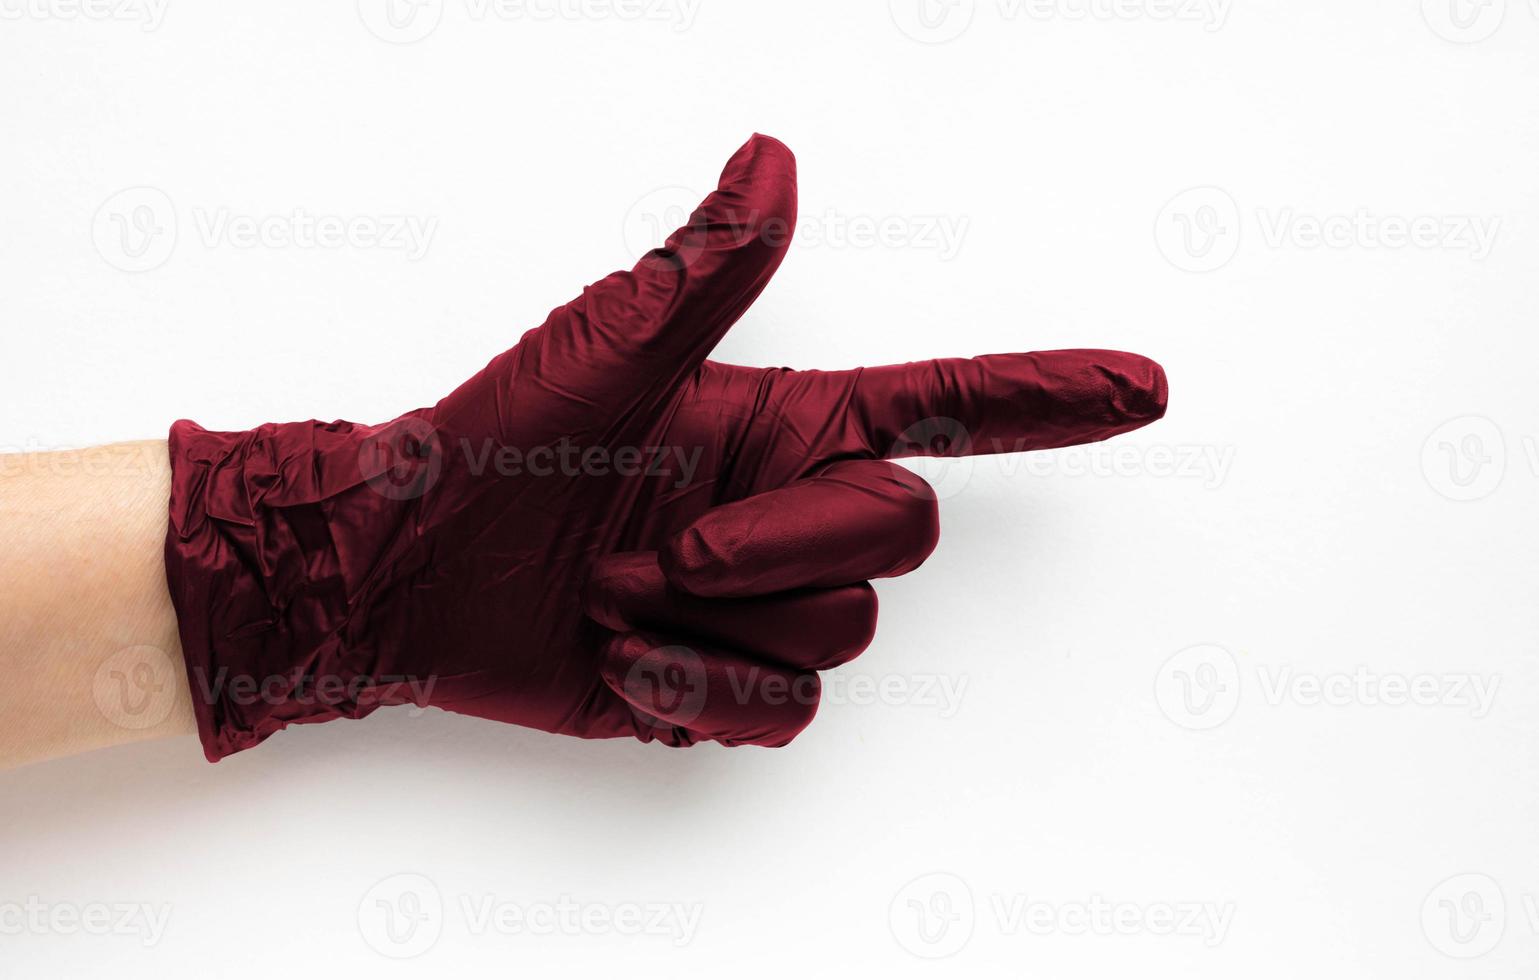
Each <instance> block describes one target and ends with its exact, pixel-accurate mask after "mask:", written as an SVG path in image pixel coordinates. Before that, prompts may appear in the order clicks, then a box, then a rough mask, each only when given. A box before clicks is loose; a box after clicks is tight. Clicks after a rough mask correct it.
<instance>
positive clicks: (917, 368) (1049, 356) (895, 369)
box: [775, 350, 1167, 459]
mask: <svg viewBox="0 0 1539 980" xmlns="http://www.w3.org/2000/svg"><path fill="white" fill-rule="evenodd" d="M775 387H776V395H777V396H780V397H779V399H778V401H779V404H778V406H777V410H778V411H780V412H781V413H783V415H784V416H785V417H786V418H787V419H791V420H794V419H798V418H801V417H802V416H806V417H807V418H808V419H809V420H810V419H817V420H819V424H818V426H817V431H818V439H817V441H818V442H819V443H820V445H818V446H817V447H816V449H817V450H818V451H820V452H822V453H823V454H855V455H870V456H877V457H885V458H888V459H895V458H899V457H903V456H967V455H983V454H989V453H1013V452H1023V451H1026V450H1032V449H1056V448H1060V447H1063V446H1075V445H1079V444H1081V443H1087V442H1098V441H1100V440H1102V439H1108V438H1110V437H1112V436H1115V435H1118V434H1120V433H1123V432H1128V431H1131V430H1133V429H1137V428H1139V427H1141V426H1144V425H1148V424H1149V423H1150V422H1153V421H1155V420H1156V419H1158V418H1160V417H1161V416H1163V415H1164V414H1165V401H1166V394H1167V391H1166V382H1165V371H1164V369H1163V368H1162V367H1160V365H1159V364H1157V363H1156V362H1154V361H1152V360H1150V359H1149V358H1147V357H1143V356H1140V355H1138V354H1130V353H1126V352H1124V351H1113V350H1055V351H1038V352H1036V353H1031V354H986V355H984V356H982V357H972V358H961V357H957V358H942V359H939V360H933V361H916V362H914V363H911V364H889V365H886V366H883V367H874V368H858V369H856V370H853V371H795V372H787V373H786V374H784V375H782V376H781V377H780V378H777V379H776V385H775ZM809 448H812V447H809Z"/></svg>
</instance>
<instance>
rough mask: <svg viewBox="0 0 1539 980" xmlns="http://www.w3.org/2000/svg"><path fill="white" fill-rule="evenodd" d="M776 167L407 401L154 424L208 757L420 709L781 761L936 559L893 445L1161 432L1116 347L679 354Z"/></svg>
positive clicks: (762, 206) (759, 143) (759, 254)
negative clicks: (347, 412)
mask: <svg viewBox="0 0 1539 980" xmlns="http://www.w3.org/2000/svg"><path fill="white" fill-rule="evenodd" d="M795 218H796V167H795V161H794V159H793V157H792V155H791V152H790V151H789V150H787V149H786V147H785V146H783V145H782V144H780V143H778V142H776V141H775V140H773V139H769V138H767V137H763V136H755V137H754V138H753V139H751V140H750V141H749V142H748V143H747V144H746V145H744V146H743V147H742V149H740V150H738V152H737V153H736V154H735V155H734V156H733V157H732V159H731V160H730V161H728V163H727V166H726V169H725V170H724V171H723V173H722V176H721V183H720V186H719V187H718V188H717V190H716V191H715V192H714V193H713V194H711V195H710V196H709V197H707V198H706V200H705V201H704V203H702V204H701V205H700V208H699V209H698V210H697V211H696V212H695V213H694V214H693V215H692V217H691V218H690V221H689V223H688V224H687V225H686V226H685V227H684V228H681V229H680V230H678V231H677V232H675V233H674V234H673V235H672V236H671V237H670V238H669V239H668V241H667V243H666V244H665V245H664V246H663V247H661V248H659V249H656V250H654V251H653V252H651V253H649V254H648V255H647V256H645V257H644V258H643V259H642V261H641V262H640V263H639V264H638V265H637V266H636V268H635V269H633V270H631V271H629V272H618V273H615V274H614V275H612V276H609V277H608V278H606V279H603V280H601V281H599V282H598V283H595V284H594V285H592V286H589V287H588V288H587V289H585V290H584V291H583V294H582V295H581V296H580V297H578V298H577V299H576V300H574V301H572V302H571V303H569V304H567V305H566V306H563V307H561V308H559V309H557V310H555V311H554V312H552V313H551V314H550V317H549V318H548V319H547V320H546V321H545V323H544V325H542V326H541V327H539V328H538V329H535V330H531V331H530V332H528V333H526V334H525V335H524V336H523V338H522V339H521V340H520V341H519V342H518V344H517V345H516V346H514V347H513V348H512V349H511V350H509V351H507V352H505V353H503V354H501V355H499V356H498V357H496V358H495V359H493V360H492V362H491V363H490V364H488V365H487V366H486V368H485V369H484V370H483V371H481V372H480V373H479V374H477V375H476V376H475V377H473V378H471V379H470V380H469V381H467V382H466V383H465V384H463V385H461V386H460V387H459V388H458V389H457V390H455V391H454V392H453V393H452V394H450V395H449V396H448V397H447V398H445V399H444V400H443V401H441V402H439V403H438V404H437V405H435V406H433V407H432V408H426V409H420V410H418V411H414V412H410V413H408V414H406V415H403V416H401V417H400V418H398V419H396V420H395V421H393V422H388V423H386V424H384V425H380V426H361V425H355V424H352V423H349V422H332V423H329V424H325V423H321V422H314V421H312V422H297V423H287V424H274V425H264V426H261V427H259V428H257V429H254V430H252V431H249V432H209V431H206V430H204V429H202V428H200V427H199V426H197V425H195V424H193V423H192V422H188V421H180V422H177V423H176V424H175V426H173V427H172V430H171V436H170V449H171V462H172V471H173V485H172V496H171V529H170V533H169V536H168V540H167V547H166V566H167V572H168V577H169V581H170V586H171V594H172V598H173V600H174V601H175V604H176V610H177V615H178V618H179V623H180V630H181V640H182V647H183V651H184V653H185V655H186V660H187V667H188V672H189V678H190V681H191V684H192V688H193V700H194V704H195V706H196V710H197V716H198V726H199V733H200V735H201V737H202V740H203V746H204V749H205V751H206V753H207V755H208V757H209V758H210V759H211V760H217V759H219V758H221V757H223V756H226V755H229V754H230V753H232V752H237V751H239V750H241V749H244V748H247V747H249V746H252V745H255V744H257V743H258V742H260V741H262V740H263V739H264V738H266V737H267V736H269V735H271V734H272V733H273V732H275V731H277V730H279V729H281V728H283V727H284V726H286V725H288V724H291V723H296V722H315V721H325V720H327V719H330V718H336V717H359V716H361V715H364V714H366V713H368V712H369V711H371V710H373V709H374V708H376V707H378V706H380V705H381V704H396V703H405V702H412V703H417V704H428V705H434V706H437V707H441V708H444V709H446V710H449V711H458V712H462V713H465V714H470V715H476V716H479V717H483V718H491V719H495V720H497V721H504V722H510V723H513V724H518V725H527V726H530V727H533V728H539V729H543V730H545V731H550V732H558V733H562V734H569V735H580V736H583V737H588V738H605V737H610V736H616V735H634V736H636V737H638V738H641V739H643V740H651V739H654V738H655V739H658V740H661V741H663V742H667V743H669V744H673V745H688V744H690V743H692V742H695V741H698V740H700V739H714V740H716V741H719V742H723V743H726V744H740V743H751V744H755V745H783V744H785V743H786V742H788V741H790V740H791V739H792V738H793V737H794V736H795V735H796V734H797V733H798V732H799V731H801V729H802V728H803V727H805V726H806V725H807V723H808V722H809V721H810V720H811V718H812V715H813V713H814V711H815V710H816V706H817V698H818V675H817V673H816V672H817V671H818V670H821V669H824V668H827V667H832V666H835V665H837V664H840V663H843V662H844V661H846V660H849V659H850V658H851V657H854V656H855V655H856V654H857V653H859V652H860V651H861V650H862V649H863V648H864V647H865V646H866V644H867V643H868V642H869V641H870V639H871V635H872V630H873V628H874V625H875V615H876V598H875V594H874V593H873V591H872V589H871V586H870V585H869V584H867V580H868V579H873V578H881V577H884V576H889V575H901V574H903V573H904V572H908V571H912V570H913V569H914V568H916V567H918V566H919V564H920V563H921V562H923V561H924V559H925V558H926V557H927V556H928V555H929V553H930V551H931V549H933V548H934V546H935V542H936V534H937V523H936V505H935V497H934V494H933V493H932V492H931V491H930V488H929V487H928V486H927V485H926V484H925V483H924V481H923V480H922V479H920V478H919V477H917V476H915V475H914V474H912V473H911V472H909V471H908V470H906V469H904V468H902V467H899V466H897V465H895V464H893V463H890V462H888V461H887V460H888V459H889V458H892V457H895V456H905V455H959V454H962V453H967V452H976V453H988V452H1011V451H1019V450H1027V449H1045V448H1052V447H1058V446H1068V445H1073V444H1076V443H1083V442H1091V441H1095V440H1099V439H1105V438H1107V437H1108V436H1112V435H1115V434H1117V433H1119V432H1126V431H1128V430H1129V429H1134V428H1137V427H1138V426H1141V425H1144V424H1145V423H1147V422H1150V421H1152V420H1154V419H1156V418H1159V417H1160V416H1161V415H1162V414H1163V412H1164V408H1165V377H1164V374H1163V372H1162V371H1161V369H1160V367H1159V365H1157V364H1155V363H1154V362H1153V361H1150V360H1147V359H1146V358H1143V357H1139V356H1137V355H1134V354H1124V353H1119V352H1116V351H1097V350H1071V351H1049V352H1044V353H1037V354H998V355H992V356H987V357H979V358H974V359H970V360H968V359H952V360H939V361H929V362H922V363H916V364H905V365H896V366H891V367H879V368H868V369H864V370H855V371H830V372H822V371H790V370H786V369H783V368H748V367H736V366H733V365H728V364H718V363H714V362H711V361H708V360H706V355H708V354H709V353H710V352H711V349H712V348H713V347H714V346H715V345H716V343H717V341H719V340H720V339H721V338H722V335H723V334H725V333H726V331H727V329H728V328H729V327H731V326H732V324H733V323H734V322H735V321H736V320H737V319H738V318H739V317H740V316H742V314H743V312H744V310H746V309H747V308H748V306H749V304H751V303H752V302H753V301H754V299H755V298H756V297H757V296H758V295H759V293H760V291H762V290H763V289H764V287H765V285H766V284H767V283H768V282H769V280H770V276H771V275H772V274H773V273H774V271H775V269H776V267H777V266H779V264H780V261H781V259H782V258H783V257H784V255H785V252H786V248H787V245H788V244H789V242H790V238H791V232H792V229H793V226H794V223H795Z"/></svg>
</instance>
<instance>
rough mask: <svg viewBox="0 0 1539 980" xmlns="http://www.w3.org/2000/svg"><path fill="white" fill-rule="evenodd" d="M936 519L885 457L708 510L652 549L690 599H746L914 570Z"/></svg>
mask: <svg viewBox="0 0 1539 980" xmlns="http://www.w3.org/2000/svg"><path fill="white" fill-rule="evenodd" d="M939 536H940V520H939V515H938V513H937V509H936V504H935V493H934V491H933V490H931V489H930V486H929V484H927V483H925V481H924V480H923V478H921V477H919V476H916V475H915V474H913V473H911V472H909V471H908V470H906V469H904V468H903V467H901V466H897V465H895V464H893V463H888V462H885V461H882V460H851V461H846V462H841V463H835V464H834V465H832V466H829V467H827V468H826V469H824V470H823V471H822V472H821V473H819V474H818V475H817V476H814V477H809V478H807V479H804V480H798V481H796V482H795V483H791V484H788V485H786V486H784V487H781V488H779V489H776V490H769V491H766V492H764V493H761V494H756V495H754V496H752V497H747V498H744V499H742V500H738V501H735V502H733V503H730V504H723V505H722V506H720V507H715V508H712V509H711V510H709V511H706V513H705V514H703V515H701V516H700V517H699V518H698V519H696V520H695V521H694V522H693V523H692V524H690V525H689V526H688V527H686V528H684V529H683V530H682V531H680V532H678V533H677V534H675V535H673V536H672V537H671V538H669V539H668V541H667V542H666V543H665V544H664V546H663V548H662V550H661V551H660V552H659V553H658V561H659V563H660V564H661V565H662V569H663V573H664V574H665V575H666V576H667V577H668V581H670V582H671V583H673V584H674V585H676V586H678V587H679V588H681V589H683V590H684V591H686V592H690V593H693V594H694V595H697V596H753V595H768V594H770V593H773V592H784V591H786V590H788V589H798V588H808V587H819V588H828V587H831V586H838V585H848V584H850V583H853V582H863V581H865V580H867V579H873V578H888V577H891V576H894V575H903V574H905V573H907V572H911V571H913V570H914V569H915V568H918V567H919V565H920V564H921V563H922V562H923V561H924V560H925V559H926V558H928V557H929V556H930V552H932V551H934V550H935V544H936V541H937V540H938V538H939Z"/></svg>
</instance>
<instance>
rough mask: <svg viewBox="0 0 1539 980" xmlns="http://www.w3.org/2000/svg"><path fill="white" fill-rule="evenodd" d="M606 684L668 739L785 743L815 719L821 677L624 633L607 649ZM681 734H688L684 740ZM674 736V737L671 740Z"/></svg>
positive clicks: (653, 636)
mask: <svg viewBox="0 0 1539 980" xmlns="http://www.w3.org/2000/svg"><path fill="white" fill-rule="evenodd" d="M600 673H601V676H602V677H603V680H604V683H605V684H606V685H608V686H609V687H610V689H612V690H613V691H614V692H615V693H617V694H619V695H620V697H621V698H623V699H624V700H625V701H626V702H627V703H628V704H629V705H630V706H631V710H632V711H633V712H635V714H636V717H637V719H638V721H639V722H640V723H641V724H642V725H646V726H651V727H653V728H656V729H659V730H660V731H661V732H662V733H663V737H664V740H668V741H674V742H676V743H684V744H687V742H688V741H691V740H698V739H699V738H708V739H713V740H715V741H718V742H721V743H722V744H724V745H763V746H781V745H785V744H786V743H788V742H790V741H791V740H792V739H793V738H795V737H796V736H797V735H798V734H800V732H801V731H802V729H804V728H806V727H807V726H808V725H809V724H811V723H812V719H813V716H814V715H816V714H817V710H818V700H819V698H820V697H821V694H822V686H821V683H820V682H819V680H818V675H817V674H815V673H812V672H811V671H801V670H795V669H792V668H789V667H781V666H778V665H775V664H766V663H762V662H760V661H757V660H755V659H753V658H752V657H749V656H747V655H745V654H742V653H739V652H736V651H733V650H729V649H726V648H722V647H715V646H712V647H706V646H702V645H700V644H698V643H691V644H688V645H686V644H683V643H676V642H670V641H669V640H668V639H667V638H666V637H664V636H662V635H660V634H656V633H643V632H633V633H619V634H616V635H615V636H614V637H613V638H612V639H611V640H610V641H609V642H608V644H607V645H606V646H605V649H604V661H603V667H602V668H601V671H600ZM676 731H682V732H684V733H687V736H688V737H687V738H680V737H679V736H678V735H676V734H672V733H674V732H676ZM670 736H671V737H670Z"/></svg>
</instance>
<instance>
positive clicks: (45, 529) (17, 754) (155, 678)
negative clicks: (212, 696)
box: [0, 440, 196, 769]
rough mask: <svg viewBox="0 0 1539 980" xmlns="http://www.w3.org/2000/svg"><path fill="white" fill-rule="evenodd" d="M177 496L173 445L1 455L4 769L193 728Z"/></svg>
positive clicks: (0, 751) (0, 754)
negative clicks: (179, 593) (173, 591)
mask: <svg viewBox="0 0 1539 980" xmlns="http://www.w3.org/2000/svg"><path fill="white" fill-rule="evenodd" d="M169 486H170V463H169V460H168V459H167V455H166V443H165V441H164V440H153V441H147V442H131V443H119V444H116V445H111V446H97V447H93V448H90V449H81V450H66V451H60V452H46V453H16V454H7V455H0V676H4V677H5V678H6V683H5V685H3V686H0V718H4V719H5V722H4V724H3V725H0V769H3V768H11V767H14V766H19V765H25V764H27V763H30V762H40V761H43V760H45V759H51V758H56V757H59V756H65V755H72V754H75V753H78V752H85V751H89V750H91V749H97V748H104V747H106V746H110V745H118V744H123V743H126V742H135V741H141V740H143V739H148V738H159V737H164V736H167V735H191V734H193V733H195V732H196V726H195V725H194V723H193V715H192V704H191V699H190V694H189V692H188V686H187V681H186V676H185V672H184V669H183V666H182V656H181V649H180V646H179V644H178V641H177V629H176V615H175V612H174V611H173V609H172V607H171V598H170V595H169V594H168V592H167V589H166V578H165V565H164V559H163V557H162V556H163V550H164V547H165V536H166V521H167V517H166V515H167V504H166V501H167V494H168V490H169ZM194 757H196V756H194Z"/></svg>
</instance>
